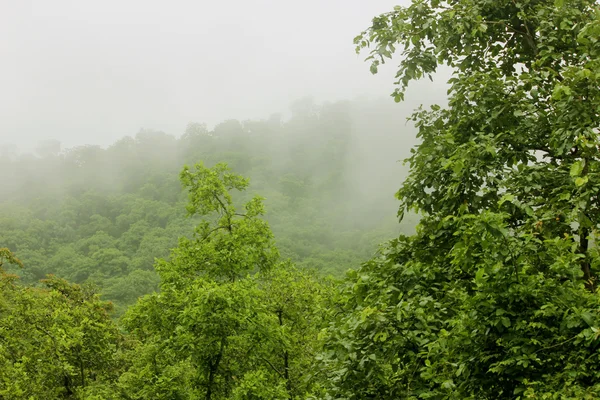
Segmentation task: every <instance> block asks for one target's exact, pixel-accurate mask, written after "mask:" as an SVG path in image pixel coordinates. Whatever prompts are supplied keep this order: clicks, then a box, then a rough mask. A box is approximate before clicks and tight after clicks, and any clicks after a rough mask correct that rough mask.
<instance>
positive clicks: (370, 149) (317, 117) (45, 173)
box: [0, 99, 416, 310]
mask: <svg viewBox="0 0 600 400" xmlns="http://www.w3.org/2000/svg"><path fill="white" fill-rule="evenodd" d="M290 108H291V111H292V115H291V118H290V119H289V120H288V121H282V118H281V117H280V116H279V115H273V116H272V117H271V118H270V119H268V120H265V121H244V122H239V121H236V120H231V121H226V122H223V123H222V124H219V125H217V126H216V127H215V128H214V129H213V130H210V131H209V130H208V129H207V128H206V126H204V125H202V124H198V123H192V124H190V125H189V126H188V128H187V130H186V132H185V133H184V134H183V135H182V136H181V137H180V138H175V137H173V136H170V135H167V134H165V133H162V132H155V131H149V130H144V131H141V132H139V133H138V134H137V135H135V136H134V137H126V138H123V139H122V140H120V141H118V142H117V143H115V144H113V145H112V146H109V147H108V148H106V149H103V148H101V147H99V146H83V147H79V148H73V149H65V150H61V148H60V143H59V142H57V141H47V142H43V143H40V145H39V146H38V148H37V150H36V154H24V155H19V154H17V153H15V152H14V151H13V152H12V153H9V152H8V151H7V150H5V152H4V154H3V157H2V159H0V163H1V164H0V165H1V166H2V168H1V169H0V171H1V172H0V179H2V182H3V183H4V186H3V188H4V191H3V196H2V200H1V201H2V202H1V203H0V204H1V207H0V224H1V226H2V231H1V232H0V241H2V243H3V245H4V246H5V247H8V248H9V249H11V251H14V252H16V253H18V254H19V258H20V259H21V260H22V261H23V262H24V263H25V264H26V265H27V268H25V269H23V270H22V271H19V272H18V274H19V275H20V276H21V277H22V280H23V282H25V283H28V284H34V283H35V282H37V281H39V280H40V279H42V278H44V277H45V275H46V274H49V273H51V274H54V275H56V276H57V277H60V278H64V279H67V280H68V281H70V282H74V283H84V282H85V283H91V284H94V285H96V286H97V287H98V288H99V289H100V290H101V293H102V294H103V297H104V298H105V299H108V300H111V301H113V302H114V303H115V304H116V306H117V308H118V310H123V309H124V308H125V307H126V306H127V305H130V304H132V303H133V302H134V301H135V300H136V299H137V298H138V297H139V296H140V295H143V294H147V293H150V292H152V291H154V290H156V289H157V288H158V276H157V275H156V273H155V271H154V268H153V264H154V259H155V258H164V257H167V256H168V255H169V251H170V249H171V248H173V247H174V246H176V245H177V240H178V238H179V237H182V236H188V235H190V234H192V233H193V230H194V227H195V226H196V225H197V223H198V219H194V218H189V217H188V215H187V213H186V209H185V207H186V201H187V195H186V193H185V192H184V191H183V190H182V188H181V183H180V182H179V177H178V174H179V171H180V169H181V168H182V166H183V165H184V164H190V165H193V164H194V163H196V162H198V161H202V162H203V163H205V164H206V165H215V164H216V163H218V162H226V163H227V164H228V165H229V166H230V167H231V168H232V169H233V170H234V171H235V172H236V173H240V174H242V175H244V176H246V177H248V178H250V179H251V182H252V185H251V186H250V187H249V188H248V193H247V194H242V195H238V196H237V198H236V200H238V201H244V199H245V198H246V197H248V196H252V195H253V194H260V195H261V196H263V197H265V203H266V205H267V209H268V213H267V214H266V219H267V220H268V221H269V223H270V225H271V227H272V229H273V231H274V233H275V234H276V237H277V246H278V248H279V250H280V251H281V253H282V256H283V257H284V258H289V259H291V260H292V261H293V262H294V263H295V264H296V265H298V266H299V267H303V268H308V269H314V270H318V271H319V272H320V273H321V274H323V275H332V276H334V277H338V278H339V277H341V276H342V275H343V273H344V272H345V271H346V270H347V269H349V268H353V267H356V266H358V265H359V264H360V263H361V262H363V261H365V260H367V259H368V258H370V257H371V256H372V255H373V253H374V252H375V251H376V250H377V245H378V243H380V242H382V241H383V240H385V239H387V238H389V237H391V236H393V235H395V234H397V233H398V232H399V231H403V232H405V233H407V232H410V231H411V230H412V229H413V228H414V225H415V224H416V222H415V221H414V219H413V220H412V221H407V222H404V223H403V224H402V225H401V226H398V223H397V218H396V217H395V212H394V211H395V208H396V201H395V199H394V189H393V188H394V187H395V186H396V185H397V184H398V183H399V182H401V180H402V179H403V177H404V176H406V170H405V169H404V168H403V166H402V164H401V163H400V162H398V160H400V159H401V158H404V157H406V156H407V155H408V154H409V149H410V148H411V147H412V145H411V143H414V142H415V141H416V140H415V135H414V129H412V128H411V127H410V126H407V124H406V123H405V122H406V121H405V118H406V115H407V113H405V114H404V115H402V113H398V112H397V110H396V107H394V106H393V104H392V105H390V104H389V102H386V101H367V100H356V101H352V102H351V101H348V102H339V103H333V104H323V105H317V104H314V103H313V101H311V100H310V99H302V100H298V101H296V102H294V103H293V104H292V105H291V107H290ZM371 121H377V123H375V124H373V123H372V122H371ZM13 272H16V271H13Z"/></svg>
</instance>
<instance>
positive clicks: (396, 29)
mask: <svg viewBox="0 0 600 400" xmlns="http://www.w3.org/2000/svg"><path fill="white" fill-rule="evenodd" d="M599 24H600V14H599V13H598V11H597V9H596V4H595V3H594V2H593V1H587V0H573V1H569V0H566V1H557V2H554V1H537V0H535V1H529V0H523V1H512V0H511V1H503V2H500V3H498V2H490V1H481V0H456V1H437V0H436V1H422V0H414V1H413V2H412V4H411V5H410V6H408V7H397V8H396V9H395V10H394V11H393V12H391V13H388V14H384V15H381V16H379V17H377V18H375V19H374V20H373V25H372V27H371V28H370V29H369V30H368V31H366V32H364V33H363V34H362V35H361V36H359V37H358V38H357V39H356V43H357V45H358V48H359V50H360V49H362V48H365V47H369V46H373V47H374V49H373V50H372V53H371V56H370V59H371V60H372V61H373V66H372V69H373V71H374V72H376V70H377V68H378V67H379V65H380V64H381V63H382V62H383V61H385V59H386V58H390V57H392V54H393V52H394V51H395V48H396V46H397V47H399V48H401V49H403V50H402V55H403V57H404V58H403V59H402V61H401V64H400V67H401V68H400V70H399V72H398V75H397V77H398V82H397V83H398V84H399V88H398V89H397V90H396V92H395V93H394V96H395V97H396V98H397V100H401V99H402V98H403V93H404V89H405V88H406V86H407V84H408V83H409V81H411V80H413V79H417V78H420V77H421V76H423V75H427V74H432V73H433V72H435V71H436V69H437V67H438V65H439V64H446V65H448V66H450V67H451V68H453V69H454V74H453V77H452V78H451V79H450V81H449V85H450V89H449V92H448V94H449V103H448V107H447V108H441V107H439V106H433V107H432V108H431V110H424V109H420V110H418V111H417V112H415V114H414V115H413V120H414V121H415V122H416V126H417V127H418V129H419V134H418V135H419V137H420V138H421V139H422V143H421V144H420V145H419V146H418V147H417V148H416V150H415V151H414V153H413V155H412V156H411V157H410V158H409V163H410V165H411V171H410V175H409V177H408V179H407V180H406V182H405V183H404V184H403V186H402V187H401V189H400V190H399V192H398V198H399V199H400V201H401V207H400V216H402V215H403V213H404V212H406V211H407V210H414V211H417V212H419V213H421V214H422V215H423V218H422V219H421V223H420V224H419V226H418V227H417V233H416V234H415V235H413V236H410V237H405V236H401V237H400V238H399V239H397V240H393V241H391V242H390V243H389V244H388V246H387V247H386V248H385V249H384V250H383V251H382V253H381V255H380V256H379V257H376V258H374V259H373V260H371V261H369V262H367V263H365V264H364V265H363V266H362V267H361V268H360V269H359V270H358V271H355V272H352V273H351V274H350V276H349V279H348V282H347V284H346V286H345V288H343V290H342V291H341V294H340V299H339V303H340V305H339V307H340V308H341V310H342V311H341V312H340V313H339V314H338V315H339V316H338V317H337V318H336V319H334V320H333V321H332V323H331V327H330V329H329V336H328V339H327V343H326V352H325V354H324V356H323V363H324V365H325V366H327V368H328V370H329V371H330V382H331V385H330V396H332V398H346V399H363V398H381V399H383V398H386V399H396V398H410V399H413V398H414V399H417V398H432V399H498V398H521V399H523V398H531V399H559V398H560V399H567V398H568V399H582V398H589V399H592V398H598V396H600V368H599V367H598V366H599V365H600V363H599V361H600V351H599V350H598V345H599V344H600V311H599V310H600V309H599V298H598V294H597V292H596V282H597V276H598V273H599V272H600V258H599V254H598V248H597V247H596V245H595V241H596V238H597V236H598V234H597V230H598V227H599V224H598V222H599V221H600V214H599V211H600V198H599V197H598V193H599V189H600V175H599V174H598V171H599V168H600V157H599V156H598V154H599V153H598V151H599V149H600V147H599V146H600V140H599V131H598V127H599V126H600V97H599V95H600V90H599V86H598V79H600V68H599V66H600V65H599V64H598V51H600V41H599V39H600V35H599V34H600V30H599V29H598V27H599V26H600V25H599Z"/></svg>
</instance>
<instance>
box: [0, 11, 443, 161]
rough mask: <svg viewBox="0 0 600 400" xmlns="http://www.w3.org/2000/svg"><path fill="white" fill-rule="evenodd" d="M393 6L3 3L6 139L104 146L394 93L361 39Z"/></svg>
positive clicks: (1, 78) (0, 76)
mask: <svg viewBox="0 0 600 400" xmlns="http://www.w3.org/2000/svg"><path fill="white" fill-rule="evenodd" d="M396 4H398V1H395V0H376V1H364V0H343V1H342V0H328V1H318V0H305V1H301V2H299V1H295V2H291V1H274V0H272V1H268V0H255V1H241V0H232V1H231V0H230V1H224V2H215V1H210V2H208V1H198V0H195V1H187V0H179V1H172V2H165V1H147V0H145V1H140V0H129V1H125V2H124V1H117V0H104V1H96V2H83V1H68V0H54V1H43V0H30V1H26V0H23V1H18V2H17V1H9V0H2V6H1V8H2V12H1V13H0V35H2V37H3V40H2V41H0V51H1V52H2V55H3V62H2V63H1V64H0V87H1V88H2V90H1V91H0V143H13V144H16V145H17V146H18V147H19V148H20V149H21V150H30V149H32V148H34V146H35V144H36V143H37V142H39V141H41V140H45V139H57V140H59V141H61V142H62V143H63V147H72V146H75V145H81V144H91V143H93V144H99V145H102V146H107V145H109V144H111V143H113V142H114V141H115V140H117V139H119V138H121V137H123V136H125V135H131V134H135V132H137V131H139V130H140V129H141V128H149V129H157V130H162V131H165V132H167V133H169V134H173V135H177V136H178V135H181V134H182V133H183V132H184V130H185V127H186V125H187V124H188V123H189V122H191V121H199V122H203V123H206V124H208V125H209V126H214V125H215V124H218V123H219V122H221V121H223V120H226V119H230V118H236V119H239V120H244V119H249V118H262V117H267V116H268V115H270V114H271V113H274V112H282V113H286V112H287V110H288V105H289V104H290V103H291V102H292V101H294V100H296V99H298V98H302V97H305V96H312V97H313V98H314V99H315V100H316V101H318V102H321V101H334V100H339V99H353V98H355V97H357V96H369V97H380V96H387V95H388V94H389V93H390V92H391V91H392V82H393V74H394V72H395V70H394V66H393V65H390V66H389V68H384V69H383V70H382V73H381V74H380V75H376V76H373V75H371V74H370V73H369V71H368V64H366V63H364V61H363V60H364V58H365V56H366V54H361V55H356V54H355V51H354V45H353V43H352V39H353V38H354V36H356V35H357V34H358V33H359V32H360V31H361V30H363V29H364V28H366V27H367V26H369V24H370V21H371V19H372V18H373V16H375V15H377V14H379V13H381V12H385V11H389V10H391V9H392V8H393V6H394V5H396ZM426 91H429V92H435V91H436V89H435V87H432V86H428V87H427V89H426ZM422 92H423V91H422V90H419V91H418V93H422ZM415 93H417V92H415Z"/></svg>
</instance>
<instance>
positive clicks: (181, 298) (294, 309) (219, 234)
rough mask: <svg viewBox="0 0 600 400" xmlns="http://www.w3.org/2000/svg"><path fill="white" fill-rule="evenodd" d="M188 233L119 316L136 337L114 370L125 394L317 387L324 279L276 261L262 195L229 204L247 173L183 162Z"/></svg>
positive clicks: (285, 391) (267, 392)
mask: <svg viewBox="0 0 600 400" xmlns="http://www.w3.org/2000/svg"><path fill="white" fill-rule="evenodd" d="M180 177H181V182H182V184H183V186H184V187H185V188H187V190H188V193H189V203H188V206H187V209H188V212H189V213H190V215H195V214H199V215H200V216H202V217H203V219H202V220H201V221H200V222H199V224H198V226H197V228H196V230H195V235H194V236H193V237H192V238H181V239H180V241H179V245H178V247H176V248H175V249H173V250H172V252H171V258H170V260H168V261H167V260H159V261H158V262H157V263H156V269H157V271H158V274H159V276H160V279H161V281H160V294H152V295H148V296H146V297H143V298H142V299H140V300H139V301H138V302H137V304H136V305H135V306H134V307H133V308H132V309H131V310H130V311H129V312H128V313H127V314H126V316H125V318H124V326H125V328H126V329H127V330H128V331H129V332H130V333H131V335H132V338H133V340H135V341H136V343H137V345H136V348H135V351H133V352H131V353H130V356H129V359H130V367H129V369H128V371H127V372H126V373H125V374H123V375H122V376H121V378H120V380H119V385H118V386H119V388H120V391H121V393H124V394H125V395H124V397H125V398H127V399H164V398H178V399H198V398H204V399H207V400H211V399H212V400H214V399H228V398H235V399H239V400H242V399H245V400H249V399H257V398H261V399H281V398H297V397H299V396H305V395H306V394H307V393H309V392H313V391H314V390H317V389H318V387H319V385H317V384H316V382H318V381H319V380H318V379H316V378H315V377H314V376H312V375H314V371H313V369H312V368H307V367H309V366H310V360H312V359H313V355H314V353H316V351H317V344H318V340H317V334H318V327H319V326H320V325H319V321H321V320H322V314H323V312H322V308H321V306H320V305H321V303H322V302H323V301H324V299H325V298H326V296H325V295H324V293H326V288H325V287H324V286H323V285H321V284H320V283H319V281H318V280H317V279H316V278H315V277H314V276H312V275H311V274H308V273H304V272H302V271H298V270H296V269H294V268H293V267H292V266H291V265H290V264H289V263H287V262H282V261H281V260H280V258H279V253H278V251H277V249H276V247H275V245H274V241H273V234H272V233H271V230H270V229H269V226H268V224H267V223H266V221H264V220H263V219H262V218H261V215H262V214H263V212H264V210H263V205H262V199H261V198H260V197H254V198H252V199H251V200H250V201H248V202H247V203H246V204H245V205H244V211H245V212H243V213H240V212H238V211H237V208H236V206H235V205H234V200H233V196H232V194H231V193H230V192H231V191H233V190H234V189H235V190H238V191H241V190H244V189H245V188H246V187H247V185H248V180H247V179H245V178H243V177H241V176H239V175H236V174H234V173H232V172H231V171H230V170H229V169H228V167H227V166H226V165H225V164H217V165H215V166H214V167H213V168H207V167H205V166H204V165H203V164H196V165H195V166H194V168H189V167H187V166H186V167H184V169H183V171H182V172H181V175H180Z"/></svg>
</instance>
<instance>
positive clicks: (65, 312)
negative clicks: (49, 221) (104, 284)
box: [0, 249, 126, 400]
mask: <svg viewBox="0 0 600 400" xmlns="http://www.w3.org/2000/svg"><path fill="white" fill-rule="evenodd" d="M3 260H4V261H5V262H6V263H10V264H15V265H21V266H22V264H21V262H20V261H19V260H18V259H17V258H16V257H14V255H13V254H12V253H10V252H9V251H8V250H7V249H0V399H15V400H19V399H23V400H26V399H33V398H35V399H41V398H43V399H75V398H88V399H91V398H98V399H101V398H106V397H102V396H100V397H94V396H95V395H97V394H101V393H102V392H103V391H104V390H105V388H106V387H107V386H109V385H110V383H111V382H112V381H114V379H116V377H117V376H118V373H119V371H120V366H121V365H122V363H121V362H120V361H119V354H120V353H121V351H123V349H124V348H125V347H126V343H125V341H124V340H123V337H122V335H121V334H120V333H119V331H118V329H117V326H116V325H115V323H114V322H113V321H112V320H111V318H110V316H109V311H110V307H111V306H110V304H109V303H107V302H104V301H101V300H100V299H99V296H98V295H97V294H95V293H94V292H93V291H92V290H91V289H90V288H89V287H82V286H78V285H72V284H69V283H67V282H66V281H64V280H61V279H56V278H54V277H50V278H49V279H46V280H44V282H43V283H44V286H45V288H44V289H37V288H31V287H25V286H22V285H20V284H18V282H17V277H16V276H15V275H10V274H7V273H6V272H4V270H2V267H1V265H2V261H3Z"/></svg>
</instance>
